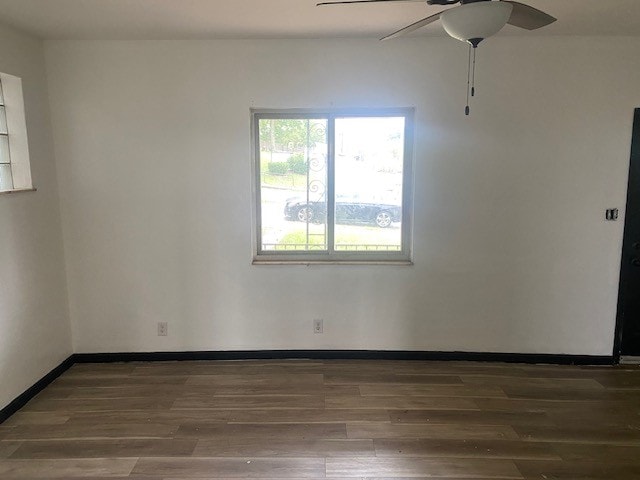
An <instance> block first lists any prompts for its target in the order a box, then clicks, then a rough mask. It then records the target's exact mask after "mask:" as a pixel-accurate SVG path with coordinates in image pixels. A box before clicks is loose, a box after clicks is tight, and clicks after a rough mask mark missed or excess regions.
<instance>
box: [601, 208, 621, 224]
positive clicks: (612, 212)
mask: <svg viewBox="0 0 640 480" xmlns="http://www.w3.org/2000/svg"><path fill="white" fill-rule="evenodd" d="M618 215H619V213H618V209H617V208H607V211H606V212H605V216H604V218H606V219H607V220H609V221H612V222H615V221H616V220H618Z"/></svg>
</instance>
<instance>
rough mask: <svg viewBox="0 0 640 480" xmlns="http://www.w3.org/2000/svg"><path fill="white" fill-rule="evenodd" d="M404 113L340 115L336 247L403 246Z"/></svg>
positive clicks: (385, 249)
mask: <svg viewBox="0 0 640 480" xmlns="http://www.w3.org/2000/svg"><path fill="white" fill-rule="evenodd" d="M404 128H405V119H404V117H367V118H337V119H336V124H335V129H336V134H335V137H336V156H335V165H336V167H335V171H336V174H335V191H336V206H335V218H336V226H335V249H336V251H348V252H356V251H357V252H360V251H362V252H364V251H368V252H396V251H400V250H401V249H402V228H401V227H402V225H401V220H402V178H403V163H404V162H403V159H404Z"/></svg>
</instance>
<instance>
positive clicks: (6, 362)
mask: <svg viewBox="0 0 640 480" xmlns="http://www.w3.org/2000/svg"><path fill="white" fill-rule="evenodd" d="M0 72H3V73H9V74H11V75H16V76H18V77H21V78H22V86H23V89H24V102H25V113H26V119H27V129H28V136H29V151H30V154H31V155H30V157H31V170H32V174H33V184H34V186H35V187H37V189H38V191H37V192H28V193H15V194H10V195H0V408H2V407H4V406H6V405H7V404H8V403H9V402H11V401H12V400H13V399H14V398H15V397H17V396H18V395H20V394H21V393H22V392H23V391H24V390H26V389H27V388H29V387H30V386H31V385H33V384H34V383H35V382H36V381H37V380H39V379H40V378H41V377H42V376H44V375H45V374H46V373H48V372H49V371H51V370H52V369H53V368H54V367H56V366H58V364H60V362H62V361H63V360H64V359H65V358H67V357H68V356H69V355H70V354H71V351H72V350H71V331H70V323H69V312H68V305H67V290H66V278H65V264H64V258H63V248H62V232H61V226H60V213H59V200H58V187H57V180H56V171H55V164H54V156H53V142H52V134H51V122H50V115H49V103H48V98H47V83H46V75H45V68H44V54H43V46H42V42H41V41H38V40H35V39H32V38H30V37H28V36H25V35H22V34H20V33H17V32H15V31H13V30H11V29H8V28H5V27H2V26H0Z"/></svg>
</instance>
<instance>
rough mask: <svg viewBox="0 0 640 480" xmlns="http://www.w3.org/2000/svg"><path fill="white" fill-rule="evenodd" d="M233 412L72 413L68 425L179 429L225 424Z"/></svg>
mask: <svg viewBox="0 0 640 480" xmlns="http://www.w3.org/2000/svg"><path fill="white" fill-rule="evenodd" d="M233 412H234V411H233V410H177V409H175V410H174V409H172V410H130V411H127V410H122V411H111V412H77V413H73V414H72V416H71V417H70V419H69V421H68V422H67V424H68V425H71V426H73V425H96V424H97V425H102V424H114V423H115V424H128V423H134V424H140V423H142V424H156V425H171V426H174V427H179V426H180V425H182V424H183V423H187V422H200V421H202V422H226V421H227V420H228V419H229V417H230V415H231V414H232V413H233Z"/></svg>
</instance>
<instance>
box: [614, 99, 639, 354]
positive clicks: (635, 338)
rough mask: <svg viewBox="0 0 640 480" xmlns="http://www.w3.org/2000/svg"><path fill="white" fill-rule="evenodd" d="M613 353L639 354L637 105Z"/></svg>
mask: <svg viewBox="0 0 640 480" xmlns="http://www.w3.org/2000/svg"><path fill="white" fill-rule="evenodd" d="M618 328H619V331H618V336H617V345H616V347H617V348H616V353H617V352H618V351H619V352H620V353H621V354H622V355H629V356H640V108H639V109H636V111H635V115H634V121H633V140H632V142H631V164H630V166H629V189H628V193H627V210H626V215H625V226H624V242H623V246H622V265H621V271H620V290H619V298H618Z"/></svg>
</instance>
